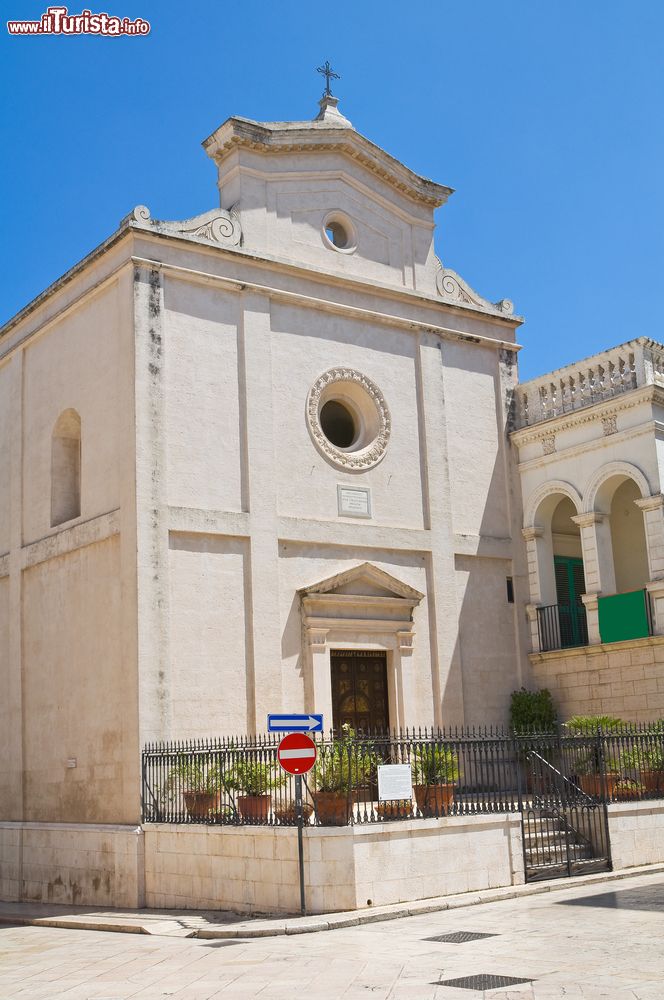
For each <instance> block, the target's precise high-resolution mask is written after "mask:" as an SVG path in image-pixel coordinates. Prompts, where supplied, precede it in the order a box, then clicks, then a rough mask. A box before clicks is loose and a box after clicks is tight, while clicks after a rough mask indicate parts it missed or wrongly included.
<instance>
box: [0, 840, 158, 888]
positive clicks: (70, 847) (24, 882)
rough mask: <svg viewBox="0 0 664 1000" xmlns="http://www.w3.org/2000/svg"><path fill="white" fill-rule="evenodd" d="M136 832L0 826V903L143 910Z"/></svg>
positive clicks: (141, 867)
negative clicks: (1, 901)
mask: <svg viewBox="0 0 664 1000" xmlns="http://www.w3.org/2000/svg"><path fill="white" fill-rule="evenodd" d="M143 846H144V837H143V831H142V830H141V828H140V827H133V826H119V825H118V826H116V825H111V824H92V823H89V824H88V823H10V822H0V899H1V900H3V901H6V902H22V901H25V902H28V901H29V902H39V903H65V904H67V903H70V904H74V905H75V904H81V905H89V906H120V907H131V908H133V907H140V906H144V905H145V903H144V857H143Z"/></svg>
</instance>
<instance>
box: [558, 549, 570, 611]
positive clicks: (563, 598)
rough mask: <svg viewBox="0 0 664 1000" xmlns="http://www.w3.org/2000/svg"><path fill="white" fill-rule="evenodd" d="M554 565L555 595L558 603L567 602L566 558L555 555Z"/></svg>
mask: <svg viewBox="0 0 664 1000" xmlns="http://www.w3.org/2000/svg"><path fill="white" fill-rule="evenodd" d="M554 566H555V571H556V596H557V597H558V604H569V603H570V592H569V570H568V566H567V559H563V558H562V557H559V556H558V557H556V559H555V564H554Z"/></svg>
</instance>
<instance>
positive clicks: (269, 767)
mask: <svg viewBox="0 0 664 1000" xmlns="http://www.w3.org/2000/svg"><path fill="white" fill-rule="evenodd" d="M286 781H287V778H286V776H285V775H282V774H279V773H277V772H276V771H275V766H274V764H273V763H272V761H264V760H254V759H252V758H242V757H240V758H238V760H236V761H235V763H234V764H233V767H232V769H231V771H230V774H229V776H228V785H229V787H230V788H234V789H236V790H237V791H238V792H242V793H243V794H242V795H238V797H237V807H238V810H239V812H240V816H241V817H242V819H246V820H249V821H250V822H254V823H265V822H266V821H267V818H268V816H269V813H270V806H271V804H272V797H271V796H270V791H271V790H272V789H273V788H281V787H282V786H283V785H285V784H286Z"/></svg>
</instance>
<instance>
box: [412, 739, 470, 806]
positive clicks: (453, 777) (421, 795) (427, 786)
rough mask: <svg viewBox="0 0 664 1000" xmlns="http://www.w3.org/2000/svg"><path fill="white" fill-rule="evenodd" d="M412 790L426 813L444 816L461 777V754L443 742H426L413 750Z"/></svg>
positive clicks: (418, 803) (418, 804)
mask: <svg viewBox="0 0 664 1000" xmlns="http://www.w3.org/2000/svg"><path fill="white" fill-rule="evenodd" d="M413 766H414V779H415V780H414V782H413V791H414V792H415V801H416V802H417V808H418V809H419V811H420V812H421V813H422V815H423V816H444V815H445V813H446V812H447V811H448V810H449V808H450V805H451V803H452V799H453V798H454V788H455V785H456V782H457V780H458V778H459V755H458V753H457V752H456V750H453V749H452V748H451V747H447V746H444V745H442V744H440V743H424V744H421V745H420V746H418V747H416V748H415V749H414V750H413Z"/></svg>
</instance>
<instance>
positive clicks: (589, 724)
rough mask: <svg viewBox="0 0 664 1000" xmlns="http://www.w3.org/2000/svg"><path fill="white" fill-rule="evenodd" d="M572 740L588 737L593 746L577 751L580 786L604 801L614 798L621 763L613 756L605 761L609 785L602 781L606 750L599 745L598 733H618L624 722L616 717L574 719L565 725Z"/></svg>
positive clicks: (575, 752) (579, 717)
mask: <svg viewBox="0 0 664 1000" xmlns="http://www.w3.org/2000/svg"><path fill="white" fill-rule="evenodd" d="M563 725H564V727H565V729H566V730H567V732H568V733H569V735H570V736H586V737H588V738H589V740H590V741H591V744H590V745H589V746H579V747H578V748H573V750H572V752H573V766H574V771H575V773H576V776H577V779H578V782H579V785H580V787H581V789H582V790H583V791H584V792H585V793H586V795H592V796H593V797H594V798H602V797H603V795H604V794H605V793H606V797H607V798H608V799H611V798H613V796H614V792H615V786H616V782H617V781H618V773H619V769H620V762H619V760H618V759H617V758H615V757H612V756H605V757H604V768H605V775H606V785H605V787H604V783H603V781H602V749H601V747H600V744H599V743H598V742H597V739H596V737H597V735H598V733H600V732H602V733H612V732H613V733H614V732H616V731H617V730H619V729H620V728H621V727H622V726H623V725H624V723H623V721H622V719H618V718H617V717H616V716H615V715H573V716H572V717H571V719H568V720H567V722H565V723H563Z"/></svg>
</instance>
